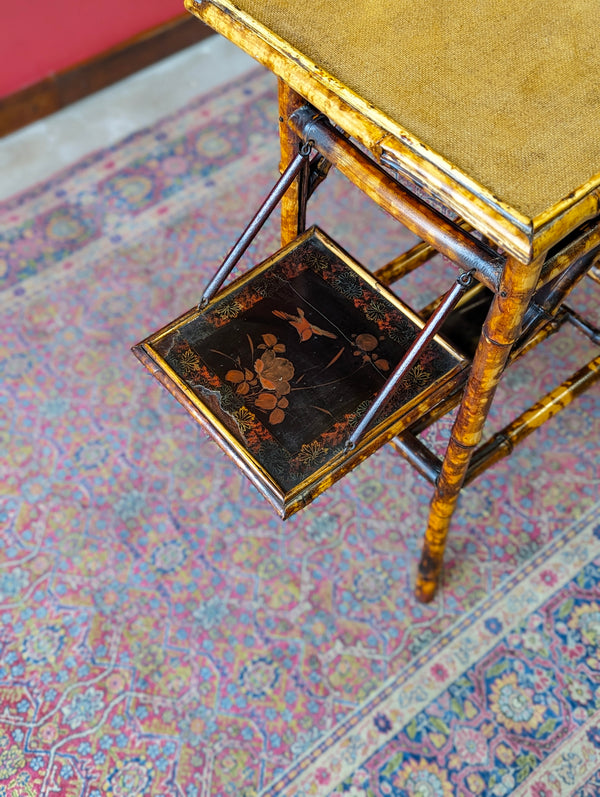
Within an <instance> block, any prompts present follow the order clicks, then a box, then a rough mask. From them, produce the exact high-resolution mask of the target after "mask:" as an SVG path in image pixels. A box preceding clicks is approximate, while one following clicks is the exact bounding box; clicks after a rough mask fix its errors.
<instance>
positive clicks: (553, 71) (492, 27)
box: [236, 0, 600, 218]
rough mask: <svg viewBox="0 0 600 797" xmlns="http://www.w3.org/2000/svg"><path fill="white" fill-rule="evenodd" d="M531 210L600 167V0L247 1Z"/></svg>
mask: <svg viewBox="0 0 600 797" xmlns="http://www.w3.org/2000/svg"><path fill="white" fill-rule="evenodd" d="M236 5H238V6H239V8H241V10H242V11H244V12H247V13H248V14H250V15H251V16H253V17H254V18H256V19H257V20H258V21H259V22H260V23H262V24H263V25H265V26H266V27H267V28H269V29H270V30H272V31H273V32H274V33H276V34H277V35H279V36H280V37H282V38H283V39H285V40H286V41H288V42H289V43H290V44H291V45H292V46H293V47H295V48H296V49H298V50H299V51H300V52H301V53H302V54H303V55H305V56H307V57H308V58H309V59H311V60H312V61H314V62H315V63H316V64H317V65H318V66H319V67H322V68H323V69H324V70H326V71H327V72H329V73H331V74H332V75H333V76H334V77H335V78H337V79H338V80H339V81H341V83H343V84H345V85H346V86H347V87H348V88H350V89H351V90H353V91H354V92H356V93H357V94H359V95H360V96H362V97H363V98H364V99H365V100H367V101H368V102H370V103H372V104H373V105H375V106H376V107H377V108H379V109H380V110H381V111H383V112H384V113H385V114H386V115H387V116H389V117H391V118H392V119H393V120H395V121H396V122H397V123H398V124H400V125H401V126H402V127H403V128H405V129H406V130H407V131H408V132H409V133H411V134H412V135H414V136H416V137H417V138H419V139H420V140H421V141H423V142H424V143H425V144H426V145H427V146H428V147H430V148H431V149H433V150H434V151H436V152H437V153H439V154H440V155H442V156H443V157H444V158H445V159H446V160H448V161H450V162H451V163H452V164H454V165H455V166H457V167H458V168H459V169H460V170H461V171H462V172H464V173H466V174H467V175H468V176H469V177H471V178H473V179H474V180H476V181H477V182H478V183H480V184H481V185H482V186H483V187H484V188H487V189H488V190H489V191H491V192H492V193H493V194H495V195H496V196H497V197H498V198H499V199H500V200H501V201H502V202H505V203H506V204H508V205H510V206H511V207H513V208H515V209H516V210H517V211H519V212H521V213H522V214H523V215H525V216H528V217H530V218H533V217H535V216H536V215H538V214H540V213H542V212H543V211H545V210H547V209H548V208H549V207H551V206H553V205H555V204H556V203H557V202H558V201H559V200H561V199H563V198H564V197H566V196H567V195H568V194H570V193H571V192H572V191H573V190H574V189H576V188H578V187H579V186H581V185H582V184H583V183H586V182H587V181H589V180H590V179H591V178H593V177H594V175H597V174H598V173H600V13H599V12H600V4H599V3H598V2H596V1H595V0H520V2H513V3H510V4H509V3H508V2H506V0H454V2H452V0H420V2H419V0H355V2H349V0H312V2H310V1H309V0H304V2H299V1H298V0H293V1H292V0H236Z"/></svg>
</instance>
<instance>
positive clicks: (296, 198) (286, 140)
mask: <svg viewBox="0 0 600 797" xmlns="http://www.w3.org/2000/svg"><path fill="white" fill-rule="evenodd" d="M303 105H306V100H305V99H304V98H303V97H301V96H300V95H299V94H297V93H296V92H295V91H293V89H291V88H290V87H289V86H288V85H287V84H286V83H285V82H284V81H283V80H281V79H280V80H279V143H280V147H281V162H280V166H279V169H280V171H281V172H282V173H283V172H284V170H285V169H286V167H287V166H288V165H289V164H290V163H291V161H292V160H293V159H294V157H295V156H296V155H297V154H298V147H299V145H300V144H301V139H300V138H299V137H298V136H297V135H296V134H295V133H294V131H293V130H291V128H290V127H289V125H288V119H289V118H290V116H291V115H292V114H293V113H294V111H297V110H298V108H301V107H302V106H303ZM307 167H308V163H307ZM306 179H307V170H306V169H305V170H304V172H301V173H300V175H299V176H298V177H297V178H296V180H294V182H293V183H292V185H291V186H290V188H289V189H288V190H287V192H286V194H285V196H284V197H283V199H282V201H281V245H282V246H286V245H287V244H289V243H290V242H291V241H293V240H294V238H297V237H298V235H299V234H300V233H302V232H304V228H305V226H306V201H305V199H304V198H303V197H304V192H303V186H302V181H303V180H306Z"/></svg>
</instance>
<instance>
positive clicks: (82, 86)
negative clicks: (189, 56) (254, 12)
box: [0, 14, 213, 136]
mask: <svg viewBox="0 0 600 797" xmlns="http://www.w3.org/2000/svg"><path fill="white" fill-rule="evenodd" d="M212 33H213V31H212V30H211V29H210V28H208V27H207V26H206V25H204V24H203V23H201V22H199V21H198V20H197V19H195V18H194V17H191V16H189V14H182V15H181V16H178V17H176V18H175V19H173V20H170V21H169V22H166V23H163V24H162V25H158V26H156V27H154V28H151V29H150V30H147V31H144V32H143V33H140V34H138V35H136V36H134V37H132V38H131V39H128V40H127V41H125V42H122V43H121V44H118V45H117V46H115V47H111V48H110V49H109V50H105V51H104V52H103V53H100V54H99V55H96V56H93V57H92V58H90V59H88V60H86V61H82V62H80V63H78V64H75V65H73V66H72V67H69V68H68V69H65V70H63V71H61V72H57V73H56V74H54V75H50V76H49V77H47V78H44V79H43V80H40V81H39V83H34V84H33V85H31V86H27V87H26V88H24V89H21V90H20V91H16V92H15V93H14V94H9V95H8V96H7V97H2V98H0V136H4V135H6V134H7V133H11V132H13V131H14V130H17V129H18V128H20V127H24V126H25V125H27V124H29V123H30V122H35V121H36V120H37V119H42V118H43V117H44V116H48V114H51V113H54V112H55V111H59V110H60V109H61V108H64V107H65V106H66V105H69V104H70V103H72V102H75V101H76V100H81V99H83V97H87V96H88V94H92V93H93V92H95V91H98V90H99V89H103V88H106V87H107V86H110V85H111V84H113V83H116V82H117V81H118V80H122V79H123V78H125V77H127V76H128V75H131V74H133V73H134V72H137V71H138V70H139V69H143V68H144V67H146V66H150V64H153V63H154V62H156V61H159V60H160V59H161V58H166V57H167V56H168V55H172V54H173V53H176V52H178V51H179V50H183V49H184V48H185V47H189V46H190V45H192V44H196V43H197V42H199V41H202V39H205V38H207V37H208V36H210V35H211V34H212Z"/></svg>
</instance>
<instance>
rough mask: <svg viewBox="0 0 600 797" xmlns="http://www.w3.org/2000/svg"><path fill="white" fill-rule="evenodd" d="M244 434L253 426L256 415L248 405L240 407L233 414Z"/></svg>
mask: <svg viewBox="0 0 600 797" xmlns="http://www.w3.org/2000/svg"><path fill="white" fill-rule="evenodd" d="M233 417H234V418H235V421H236V423H237V425H238V427H239V430H240V432H242V434H243V433H244V432H247V431H248V429H250V428H251V427H252V425H253V424H254V421H255V420H256V416H255V415H254V414H253V413H251V412H250V410H249V409H248V408H247V407H240V408H239V410H238V411H237V412H236V413H235V414H234V416H233Z"/></svg>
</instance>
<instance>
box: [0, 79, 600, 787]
mask: <svg viewBox="0 0 600 797" xmlns="http://www.w3.org/2000/svg"><path fill="white" fill-rule="evenodd" d="M276 122H277V109H276V88H275V85H274V83H273V80H272V78H271V77H270V76H269V75H266V74H264V73H263V72H256V73H252V74H250V75H248V76H247V77H246V78H244V79H242V80H240V81H238V82H237V83H236V84H235V85H233V86H228V87H224V88H223V89H220V90H218V91H217V92H215V93H213V94H211V95H208V96H206V97H201V98H199V99H198V100H196V101H195V102H193V103H192V104H191V105H189V106H187V107H186V108H183V109H182V110H181V111H180V112H178V113H177V114H175V115H174V116H172V117H170V118H167V119H165V120H163V121H162V122H161V123H159V124H158V125H156V126H154V127H153V128H150V129H148V130H143V131H140V132H139V133H137V134H135V135H133V136H131V137H129V138H128V139H126V140H125V141H123V142H121V143H119V144H118V145H115V146H113V147H111V148H110V149H106V150H103V151H100V152H97V153H95V154H93V155H91V156H89V157H87V158H85V159H84V160H83V161H81V162H79V163H77V164H75V165H74V166H73V167H71V168H70V169H68V170H67V171H65V172H62V173H60V174H58V175H56V176H55V177H54V178H52V179H51V180H49V181H47V182H46V183H44V184H41V185H39V186H37V187H35V188H33V189H31V190H29V191H27V192H25V193H24V194H21V195H19V196H17V197H15V198H13V199H11V200H9V201H7V202H5V203H3V205H2V206H0V312H1V315H2V322H1V324H2V325H1V329H2V335H1V337H0V795H2V797H25V796H26V795H27V797H32V796H37V795H43V797H50V795H61V797H63V796H64V797H109V796H110V797H134V796H135V795H139V796H140V797H172V796H173V797H176V796H177V797H180V796H181V797H183V796H185V797H226V796H227V797H233V795H236V796H240V797H242V796H243V797H250V796H251V795H257V794H265V795H267V794H268V795H280V794H281V795H294V796H296V795H297V796H298V797H301V795H323V797H325V795H327V796H328V797H339V796H340V795H351V796H352V797H375V795H377V796H379V795H394V796H397V797H416V796H417V795H419V797H429V795H432V796H435V797H450V796H451V795H452V796H454V795H456V796H457V797H459V796H460V797H467V795H492V797H501V796H502V795H508V794H516V795H518V797H521V796H523V797H525V795H526V796H527V797H556V796H557V795H566V794H569V795H577V797H591V795H597V794H598V793H600V786H599V783H600V773H599V771H600V690H599V685H600V588H599V577H598V564H599V557H600V539H599V537H600V489H599V482H600V453H599V447H598V440H599V439H600V407H599V402H598V399H599V396H600V392H599V391H598V389H595V390H593V391H590V392H589V393H587V394H586V395H585V396H583V397H581V398H580V399H578V400H577V401H576V402H574V404H573V405H571V406H570V407H569V408H567V409H566V410H565V411H564V412H563V413H561V414H560V415H559V416H557V417H556V418H555V419H553V421H552V422H550V423H549V424H547V425H546V426H544V427H543V428H542V429H540V430H538V431H537V432H536V433H535V434H534V435H533V436H532V437H530V438H529V439H528V440H527V441H525V442H524V443H523V444H522V446H521V447H520V448H519V449H518V450H517V451H516V452H515V453H514V454H513V456H512V457H511V458H510V459H509V460H505V461H503V462H501V463H499V464H497V465H496V466H495V467H494V468H492V469H490V470H489V471H488V472H487V473H486V474H485V475H484V476H483V477H481V478H480V479H479V480H478V481H477V482H475V483H474V484H473V485H472V486H470V487H469V488H468V489H466V490H465V491H464V493H463V495H462V496H461V501H460V503H459V507H458V510H457V513H456V516H455V519H454V521H453V527H452V532H451V538H450V544H449V550H448V553H447V558H446V568H445V574H444V584H443V588H442V589H441V590H440V594H439V595H438V596H437V598H436V599H435V601H434V602H433V603H431V604H429V605H427V606H424V605H421V604H418V603H417V602H416V601H415V599H414V597H413V594H412V585H413V583H414V572H415V566H416V562H417V560H418V555H419V549H420V542H421V537H422V533H423V529H424V523H425V519H426V516H427V508H428V501H429V498H430V494H431V490H430V487H429V485H428V484H426V483H425V482H424V481H423V480H422V479H421V478H420V477H419V476H418V475H417V474H415V473H414V471H412V470H411V469H410V467H409V466H408V465H407V464H406V463H405V462H404V461H403V460H402V459H401V458H400V457H399V456H398V455H397V454H396V453H395V452H394V451H393V449H392V448H391V447H389V446H386V447H384V449H382V450H380V451H379V452H377V454H375V455H373V456H372V457H370V458H369V460H368V461H366V462H364V463H363V464H362V465H361V466H359V467H358V468H357V469H356V470H355V471H353V472H352V473H351V474H349V475H348V476H347V477H345V478H344V479H343V480H342V481H341V482H339V483H338V484H337V485H335V486H334V487H333V488H332V489H331V490H330V491H328V492H327V493H326V494H324V495H323V496H321V497H320V498H319V499H318V500H317V501H315V503H314V504H313V505H311V507H309V508H308V509H307V510H305V511H303V512H302V513H299V514H298V515H297V516H294V518H293V519H292V520H290V521H288V522H286V523H283V522H282V521H280V520H279V519H277V518H276V517H275V515H274V514H273V513H272V511H271V510H270V508H269V507H268V506H267V505H266V503H265V502H264V501H263V500H262V499H261V498H260V497H259V496H258V494H257V493H256V491H255V490H254V488H253V487H252V486H251V485H250V484H249V483H248V482H247V481H246V480H245V477H244V476H243V475H241V474H240V473H239V472H238V471H237V469H236V468H235V466H234V465H232V464H231V463H230V462H229V461H228V460H227V459H226V458H225V457H224V456H223V455H222V454H221V453H220V451H219V450H218V449H217V447H216V446H215V445H214V444H213V443H211V442H210V441H209V440H208V438H207V437H206V436H205V435H204V434H203V433H202V432H201V431H199V430H198V429H197V428H196V427H195V426H194V424H193V423H192V422H191V421H190V419H189V417H188V416H187V414H186V413H185V412H184V411H183V410H182V409H181V408H180V407H179V405H178V404H177V403H176V402H175V401H174V400H173V399H172V398H171V397H170V396H169V395H168V394H167V393H166V391H164V390H163V389H162V388H161V387H160V386H159V385H158V384H157V383H156V382H154V381H153V380H152V378H151V377H150V376H149V375H148V374H147V373H146V372H145V371H144V369H143V368H142V367H141V366H140V365H139V364H138V363H137V362H136V361H135V359H134V357H133V356H132V355H131V353H130V351H129V347H130V346H131V345H133V344H134V343H136V342H137V341H138V340H140V339H141V338H142V337H144V336H145V335H147V334H150V333H151V332H153V331H154V330H156V329H158V328H159V327H160V326H162V325H164V324H166V323H168V322H169V321H171V320H172V319H173V318H175V317H176V316H177V315H179V314H180V313H181V312H183V311H184V310H187V309H188V308H189V307H191V306H192V305H193V304H194V302H196V301H197V300H198V298H199V296H200V294H201V291H202V288H203V287H204V284H205V283H206V281H207V280H208V278H209V276H210V275H211V273H212V272H213V271H214V268H215V267H216V265H218V263H219V260H220V259H221V258H222V257H223V256H224V255H225V254H226V252H227V249H228V247H229V246H230V245H231V244H232V243H233V241H234V240H235V239H236V238H237V236H238V234H239V232H240V230H241V229H243V227H244V226H245V224H246V223H247V221H248V218H249V216H250V215H251V209H252V208H253V207H255V206H256V205H257V204H258V202H259V201H260V199H261V198H262V197H263V196H264V195H265V194H266V192H267V190H268V188H269V186H270V184H272V182H273V181H274V176H275V174H276V170H277V161H278V152H277V144H276V138H275V135H276V133H275V131H276ZM311 216H314V218H311V223H312V221H318V223H319V224H320V225H321V226H322V227H323V228H324V229H325V230H326V231H327V232H328V233H329V234H331V235H332V236H333V237H334V239H335V240H337V241H338V242H339V243H340V244H341V245H342V246H344V247H345V248H347V249H348V250H349V251H350V252H351V253H352V254H353V255H354V256H355V257H357V258H358V259H359V260H361V261H362V262H363V263H364V264H365V265H366V266H368V267H374V266H378V265H382V264H383V263H385V262H386V261H387V260H389V259H391V258H392V257H394V256H396V255H397V254H398V252H399V251H401V250H402V249H403V248H406V246H407V245H408V244H409V243H410V242H411V240H412V238H411V236H410V235H409V234H408V233H403V232H402V230H401V228H399V227H398V225H396V224H395V223H393V222H392V221H391V220H390V219H388V218H387V217H385V216H384V215H383V214H382V213H381V212H380V211H378V210H377V209H376V208H374V207H373V206H372V205H371V204H369V203H368V202H367V201H366V200H365V199H364V198H363V197H361V196H360V194H358V192H356V191H355V190H354V189H351V188H350V187H349V186H348V185H347V184H346V183H345V182H344V180H343V179H342V178H340V177H339V176H337V175H331V176H330V177H329V178H328V180H327V182H326V183H325V184H324V185H323V186H321V188H320V189H319V192H318V196H317V197H316V198H315V201H314V204H313V206H312V209H311ZM375 227H377V229H378V234H377V236H373V233H372V231H373V229H374V228H375ZM374 237H375V238H376V240H374ZM276 248H277V223H276V220H274V221H273V222H272V223H269V225H268V226H267V227H266V228H265V230H264V231H263V232H262V233H261V235H260V237H259V239H258V240H257V242H256V243H255V244H254V245H253V247H252V249H251V252H250V253H249V256H248V257H247V258H246V259H245V261H244V263H243V264H241V266H240V268H243V267H244V264H245V265H246V266H247V264H248V263H249V262H251V261H252V260H254V261H256V259H258V258H263V257H265V256H267V255H268V254H270V253H271V252H273V251H274V250H275V249H276ZM451 274H452V269H450V268H449V266H448V265H447V264H444V263H442V262H438V263H436V264H433V265H432V266H427V267H425V268H423V269H421V270H419V271H418V272H416V273H415V274H413V275H411V276H410V277H409V278H407V287H406V289H405V288H402V296H403V298H405V299H406V301H408V303H409V304H411V303H412V304H413V305H414V306H415V307H416V308H417V309H418V307H419V306H420V304H426V303H427V302H428V301H429V300H430V299H431V298H432V297H433V296H434V295H436V294H437V293H438V292H439V290H440V289H441V290H443V289H444V288H445V287H447V286H448V284H449V280H450V279H451ZM440 283H441V284H440ZM572 304H574V305H575V306H576V308H577V309H578V310H580V311H585V310H586V309H587V310H588V311H589V310H590V309H594V307H597V306H598V293H597V292H596V293H595V294H594V287H593V286H592V285H591V284H587V285H586V286H584V287H583V288H582V289H581V290H580V291H579V292H578V295H577V296H576V297H574V298H573V302H572ZM596 321H598V319H597V315H596ZM592 352H593V347H592V345H591V343H589V341H587V340H586V339H585V338H583V337H582V336H581V335H580V334H579V333H578V332H576V331H575V330H572V329H566V330H564V331H563V332H561V333H560V334H559V335H557V336H556V337H555V338H553V339H552V340H550V341H547V342H546V343H544V344H543V345H542V346H541V347H540V348H539V349H538V350H537V351H536V355H535V356H534V357H526V358H524V359H523V361H522V362H520V363H518V364H517V365H516V366H515V367H514V368H513V369H511V371H510V372H509V373H508V374H507V376H506V379H505V380H504V383H503V387H502V390H501V392H500V394H499V399H498V402H497V404H496V406H495V408H494V411H493V416H492V419H491V424H492V428H493V426H494V425H495V426H497V427H498V426H501V425H502V424H504V423H506V422H507V421H508V420H509V419H510V418H511V417H512V415H513V414H514V412H515V409H516V410H520V409H522V408H524V407H526V406H527V405H528V403H530V402H531V399H532V398H534V397H537V393H538V392H539V390H540V388H541V389H550V388H551V387H553V386H554V385H555V384H556V382H557V381H559V380H560V379H562V378H564V377H565V376H566V375H568V374H569V373H570V372H571V371H573V370H575V369H576V368H577V367H578V366H579V365H580V364H582V362H584V361H585V360H586V359H589V358H590V357H591V356H592ZM447 434H448V423H447V422H446V423H440V424H438V425H437V426H436V427H435V428H434V429H431V430H430V431H429V432H428V437H429V438H430V440H431V442H432V443H433V444H434V445H438V446H443V443H444V440H445V439H446V437H447Z"/></svg>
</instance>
